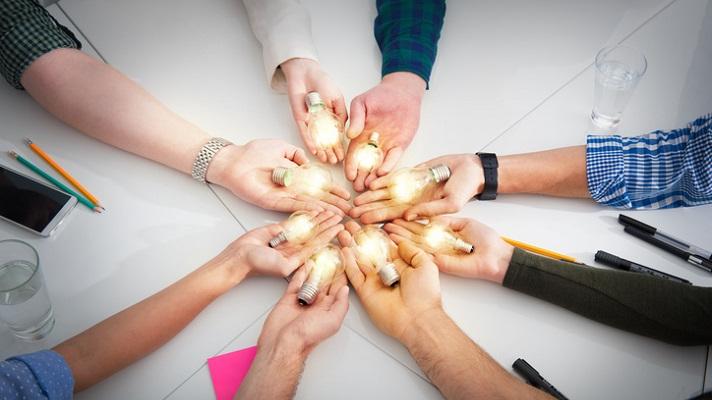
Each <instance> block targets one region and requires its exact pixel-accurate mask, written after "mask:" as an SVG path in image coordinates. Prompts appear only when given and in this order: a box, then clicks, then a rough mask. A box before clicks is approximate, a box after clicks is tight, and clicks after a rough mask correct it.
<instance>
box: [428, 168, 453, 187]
mask: <svg viewBox="0 0 712 400" xmlns="http://www.w3.org/2000/svg"><path fill="white" fill-rule="evenodd" d="M430 173H432V174H433V178H435V183H440V182H445V181H446V180H448V179H450V175H452V172H450V167H448V166H447V165H445V164H438V165H436V166H434V167H432V168H430Z"/></svg>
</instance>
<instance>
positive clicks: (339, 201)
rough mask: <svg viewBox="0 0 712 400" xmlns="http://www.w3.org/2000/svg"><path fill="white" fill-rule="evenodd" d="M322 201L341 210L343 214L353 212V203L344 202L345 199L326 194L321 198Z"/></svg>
mask: <svg viewBox="0 0 712 400" xmlns="http://www.w3.org/2000/svg"><path fill="white" fill-rule="evenodd" d="M320 199H321V201H323V202H325V203H329V204H331V205H333V206H335V207H338V208H339V209H340V210H341V214H342V215H343V214H344V213H348V212H349V211H351V203H349V202H348V201H346V200H344V198H342V197H339V196H336V195H333V194H331V193H324V194H322V195H321V196H320Z"/></svg>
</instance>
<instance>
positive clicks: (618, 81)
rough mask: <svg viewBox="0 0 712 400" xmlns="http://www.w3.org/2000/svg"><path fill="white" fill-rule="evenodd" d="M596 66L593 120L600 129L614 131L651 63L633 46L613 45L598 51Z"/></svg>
mask: <svg viewBox="0 0 712 400" xmlns="http://www.w3.org/2000/svg"><path fill="white" fill-rule="evenodd" d="M595 64H596V86H595V90H594V93H595V94H594V101H593V111H592V112H591V120H592V121H593V123H594V124H595V125H596V126H598V127H600V128H605V129H612V128H614V127H616V126H617V125H618V123H619V122H620V120H621V115H622V114H623V110H624V109H625V106H626V105H627V104H628V100H630V96H631V95H632V94H633V91H634V90H635V87H636V86H637V85H638V82H639V81H640V78H641V77H642V76H643V75H644V74H645V70H646V69H647V68H648V61H647V60H646V59H645V56H644V55H643V53H641V52H640V51H638V50H636V49H634V48H632V47H628V46H612V47H605V48H603V49H601V51H599V52H598V54H597V55H596V63H595Z"/></svg>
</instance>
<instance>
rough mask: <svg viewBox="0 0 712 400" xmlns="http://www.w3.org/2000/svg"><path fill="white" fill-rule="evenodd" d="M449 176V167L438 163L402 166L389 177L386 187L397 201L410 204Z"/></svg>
mask: <svg viewBox="0 0 712 400" xmlns="http://www.w3.org/2000/svg"><path fill="white" fill-rule="evenodd" d="M449 178H450V168H449V167H448V166H447V165H444V164H439V165H436V166H434V167H431V168H427V167H425V168H403V169H400V170H398V171H396V172H395V173H393V177H391V181H390V184H389V186H388V189H389V191H390V193H391V198H392V199H393V200H395V201H397V202H399V203H405V204H412V203H414V202H416V201H417V200H418V199H419V198H421V197H422V196H423V194H424V193H425V192H426V191H428V190H430V189H432V188H434V187H435V185H437V184H438V183H440V182H445V181H447V180H448V179H449Z"/></svg>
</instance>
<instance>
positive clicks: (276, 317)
mask: <svg viewBox="0 0 712 400" xmlns="http://www.w3.org/2000/svg"><path fill="white" fill-rule="evenodd" d="M306 278H307V273H306V270H305V268H303V267H302V268H300V269H299V270H298V271H297V272H296V273H295V274H294V276H293V277H292V280H291V281H290V282H289V285H288V286H287V291H286V292H285V293H284V296H282V298H281V299H280V300H279V302H277V305H275V306H274V308H273V309H272V312H271V313H270V314H269V316H268V317H267V320H266V321H265V324H264V326H263V327H262V333H261V334H260V338H259V340H258V344H257V345H258V347H259V349H260V351H262V350H263V349H271V348H274V347H276V346H278V345H282V346H283V348H289V349H292V350H293V351H294V352H295V353H296V354H299V355H302V356H304V357H305V356H306V354H308V353H309V352H310V351H311V350H312V349H313V348H314V347H315V346H316V345H318V344H319V343H321V342H322V341H324V340H325V339H327V338H329V337H330V336H332V335H334V334H335V333H336V332H337V331H338V330H339V328H340V327H341V324H342V322H343V321H344V317H345V316H346V312H347V311H348V309H349V288H348V286H347V285H346V276H345V275H344V273H343V272H342V273H340V274H339V275H337V276H335V277H334V280H333V282H332V284H331V286H330V287H329V288H328V291H327V292H326V293H320V294H319V296H318V297H317V299H316V300H315V301H314V303H312V304H311V305H309V306H302V305H299V302H298V301H297V292H299V288H300V287H301V286H302V283H304V280H305V279H306Z"/></svg>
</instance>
